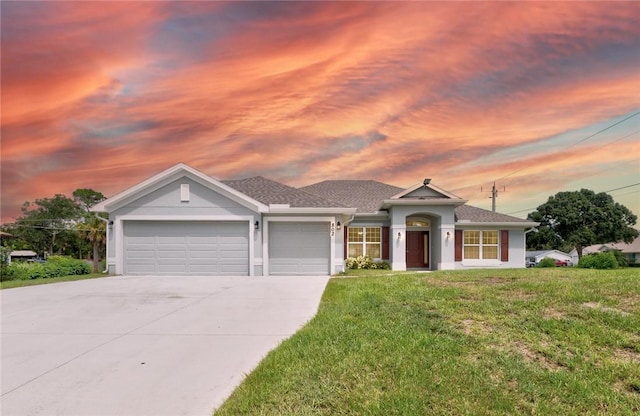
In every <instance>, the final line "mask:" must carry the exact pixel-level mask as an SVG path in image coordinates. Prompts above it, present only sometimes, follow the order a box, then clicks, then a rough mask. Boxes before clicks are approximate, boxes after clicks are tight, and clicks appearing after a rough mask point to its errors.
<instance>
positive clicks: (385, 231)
mask: <svg viewBox="0 0 640 416" xmlns="http://www.w3.org/2000/svg"><path fill="white" fill-rule="evenodd" d="M382 260H389V227H382Z"/></svg>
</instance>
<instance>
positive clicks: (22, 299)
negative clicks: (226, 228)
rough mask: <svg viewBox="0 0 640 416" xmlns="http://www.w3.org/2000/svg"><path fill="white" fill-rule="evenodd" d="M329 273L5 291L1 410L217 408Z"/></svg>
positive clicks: (200, 411) (116, 280) (310, 305)
mask: <svg viewBox="0 0 640 416" xmlns="http://www.w3.org/2000/svg"><path fill="white" fill-rule="evenodd" d="M327 281H328V277H316V276H314V277H302V276H297V277H273V276H272V277H151V276H149V277H108V278H101V279H93V280H83V281H78V282H68V283H56V284H51V285H44V286H33V287H26V288H18V289H7V290H3V291H1V292H0V302H1V306H0V312H1V313H2V338H1V347H2V353H1V361H0V365H1V374H2V378H1V382H2V383H1V386H2V398H1V401H0V405H1V407H0V413H1V414H2V415H5V416H8V415H20V416H27V415H82V416H92V415H109V416H112V415H136V416H142V415H154V416H157V415H171V416H175V415H201V416H205V415H210V414H211V412H212V411H213V409H214V408H215V407H217V406H219V405H221V404H222V402H223V401H224V400H225V399H226V398H227V397H228V396H229V394H231V392H232V391H233V389H234V388H235V387H236V386H237V385H238V384H239V383H240V382H241V381H242V379H243V378H244V376H245V375H246V374H247V373H249V372H251V370H252V369H253V368H255V366H256V365H257V364H258V363H259V362H260V360H261V359H262V358H264V356H265V355H266V354H267V352H269V351H270V350H271V349H273V348H274V347H276V346H277V345H278V344H280V342H281V341H282V340H284V339H286V338H288V337H289V336H291V335H292V334H293V333H294V332H296V331H297V330H298V329H300V328H301V327H302V326H303V325H304V324H305V323H306V322H307V321H308V320H309V319H311V318H312V317H313V316H314V315H315V313H316V311H317V308H318V304H319V301H320V297H321V295H322V293H323V291H324V288H325V286H326V283H327Z"/></svg>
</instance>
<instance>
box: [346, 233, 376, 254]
mask: <svg viewBox="0 0 640 416" xmlns="http://www.w3.org/2000/svg"><path fill="white" fill-rule="evenodd" d="M380 231H381V229H380V227H349V229H348V241H347V245H348V255H349V257H358V256H363V255H367V256H369V257H371V258H372V259H379V258H380V257H381V255H382V254H381V241H382V240H381V232H380Z"/></svg>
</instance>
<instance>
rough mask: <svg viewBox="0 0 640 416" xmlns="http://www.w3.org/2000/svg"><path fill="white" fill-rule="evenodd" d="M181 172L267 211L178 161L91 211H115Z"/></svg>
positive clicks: (242, 203)
mask: <svg viewBox="0 0 640 416" xmlns="http://www.w3.org/2000/svg"><path fill="white" fill-rule="evenodd" d="M181 173H183V174H184V175H183V176H187V177H188V178H190V179H193V180H194V181H196V182H198V183H199V184H201V185H203V186H205V187H207V188H209V189H211V190H213V191H216V192H219V193H220V194H222V195H224V196H226V197H227V198H229V199H231V200H233V201H235V202H237V203H239V204H240V205H242V206H244V207H246V208H249V209H251V210H253V211H256V212H260V213H262V212H267V210H268V209H267V206H266V205H264V204H262V203H261V202H258V201H256V200H255V199H253V198H250V197H248V196H247V195H245V194H243V193H241V192H239V191H237V190H235V189H233V188H231V187H230V186H227V185H225V184H224V183H222V182H220V181H219V180H217V179H214V178H212V177H211V176H208V175H205V174H204V173H202V172H200V171H198V170H196V169H194V168H192V167H190V166H187V165H185V164H184V163H178V164H177V165H175V166H173V167H171V168H169V169H167V170H165V171H163V172H160V173H159V174H157V175H154V176H152V177H151V178H149V179H147V180H144V181H142V182H140V183H138V184H137V185H134V186H132V187H131V188H128V189H126V190H124V191H122V192H120V193H118V194H116V195H114V196H112V197H111V198H108V199H105V200H104V201H102V202H100V203H98V204H96V205H94V206H93V207H91V211H94V212H112V211H115V210H116V209H118V208H121V207H123V206H125V205H126V204H127V203H129V202H131V201H133V200H135V199H138V198H140V197H142V196H144V195H147V194H149V193H151V192H153V191H155V190H157V189H160V188H161V187H163V186H164V185H167V184H168V183H170V182H172V181H174V180H176V179H178V178H179V177H180V174H181Z"/></svg>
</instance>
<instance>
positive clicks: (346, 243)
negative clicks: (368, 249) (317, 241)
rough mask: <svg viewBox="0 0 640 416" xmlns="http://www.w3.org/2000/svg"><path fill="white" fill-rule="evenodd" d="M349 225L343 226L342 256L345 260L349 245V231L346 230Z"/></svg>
mask: <svg viewBox="0 0 640 416" xmlns="http://www.w3.org/2000/svg"><path fill="white" fill-rule="evenodd" d="M348 228H349V227H347V226H345V227H344V242H343V244H344V258H345V260H346V258H347V246H348V245H349V232H348V231H347V229H348Z"/></svg>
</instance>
